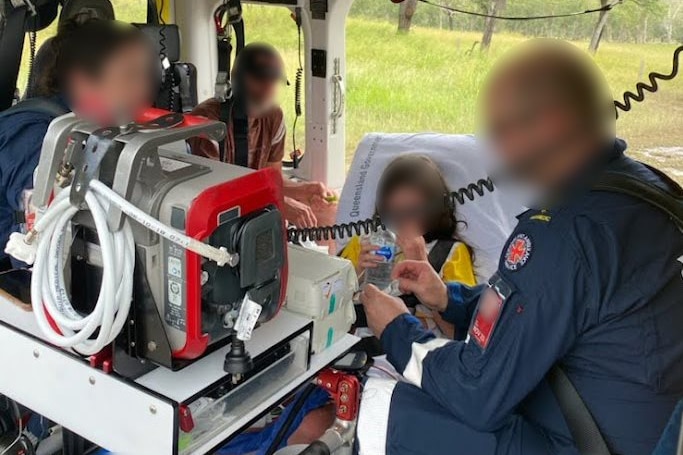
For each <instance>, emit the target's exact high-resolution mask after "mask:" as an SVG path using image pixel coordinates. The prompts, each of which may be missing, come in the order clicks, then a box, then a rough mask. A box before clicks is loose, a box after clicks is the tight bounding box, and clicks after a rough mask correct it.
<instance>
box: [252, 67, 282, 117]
mask: <svg viewBox="0 0 683 455" xmlns="http://www.w3.org/2000/svg"><path fill="white" fill-rule="evenodd" d="M278 85H279V81H278V80H277V79H273V78H270V77H257V76H250V75H247V77H246V88H247V103H248V109H249V115H250V116H253V117H259V116H261V115H263V114H265V113H266V112H268V111H269V110H270V109H271V108H272V107H273V106H274V105H275V102H276V100H277V91H278Z"/></svg>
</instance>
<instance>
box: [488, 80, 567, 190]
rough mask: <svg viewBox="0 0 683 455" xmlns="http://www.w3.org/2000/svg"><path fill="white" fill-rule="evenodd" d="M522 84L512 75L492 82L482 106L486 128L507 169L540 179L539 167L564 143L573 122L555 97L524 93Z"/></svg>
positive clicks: (517, 173) (565, 108)
mask: <svg viewBox="0 0 683 455" xmlns="http://www.w3.org/2000/svg"><path fill="white" fill-rule="evenodd" d="M523 87H524V84H522V83H518V81H515V80H514V79H511V80H509V81H500V82H499V83H497V84H494V86H493V87H492V88H491V92H490V93H489V94H488V97H487V101H486V106H485V110H486V111H485V123H486V129H487V133H488V135H489V139H490V141H491V143H492V145H493V146H494V148H495V150H496V152H497V153H498V155H499V157H500V158H501V159H502V161H503V164H504V165H505V166H506V167H507V169H509V170H512V172H513V173H514V174H515V175H517V176H520V177H525V178H531V179H532V180H534V179H537V178H541V179H542V178H543V176H542V175H540V173H539V171H541V169H539V167H541V165H542V162H543V161H545V159H546V157H549V156H550V155H552V154H553V153H554V152H555V151H557V150H558V149H560V148H562V147H563V146H564V145H565V144H566V143H567V141H568V140H569V138H570V137H571V135H572V134H571V132H572V130H573V129H574V128H576V122H575V121H573V119H572V115H571V111H569V109H567V107H565V106H563V105H562V104H561V103H559V102H558V100H557V98H553V97H552V96H546V95H544V94H542V93H538V92H528V93H525V92H524V89H523Z"/></svg>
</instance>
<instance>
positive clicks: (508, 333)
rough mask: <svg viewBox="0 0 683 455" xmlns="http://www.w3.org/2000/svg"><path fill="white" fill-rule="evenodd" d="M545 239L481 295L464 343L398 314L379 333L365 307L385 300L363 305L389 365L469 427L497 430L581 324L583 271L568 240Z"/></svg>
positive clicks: (585, 297)
mask: <svg viewBox="0 0 683 455" xmlns="http://www.w3.org/2000/svg"><path fill="white" fill-rule="evenodd" d="M546 237H547V236H546ZM544 240H545V242H541V241H538V242H536V243H535V244H534V245H533V248H534V254H533V256H530V257H529V259H528V263H526V264H525V265H524V266H523V267H520V268H518V269H517V270H515V271H511V270H508V269H505V268H504V267H503V268H502V270H501V271H500V272H499V273H500V276H499V277H497V278H494V279H492V282H491V286H489V287H487V288H486V289H485V290H484V291H483V292H482V294H481V298H480V299H479V304H478V309H477V312H476V314H475V316H474V318H473V322H472V326H471V328H470V329H469V333H468V339H467V341H464V342H463V341H448V340H443V339H436V338H435V337H434V335H433V334H431V333H430V332H428V331H425V330H424V329H423V328H422V326H421V324H420V323H419V321H418V320H417V319H415V318H414V317H413V316H410V315H408V314H405V313H403V312H400V313H399V315H397V316H396V317H395V318H394V319H393V320H392V321H391V322H390V323H388V324H387V325H386V328H384V330H381V329H382V327H381V324H380V325H379V326H378V325H377V324H376V322H373V321H371V319H372V316H373V311H374V310H373V309H368V308H369V307H372V306H374V305H375V304H378V305H383V306H385V307H386V306H388V304H387V301H374V302H365V301H364V303H365V304H366V313H367V314H368V319H369V323H370V325H371V326H373V325H374V327H375V328H376V329H377V330H378V331H381V333H380V334H379V335H380V339H381V342H382V345H383V347H384V349H385V351H386V352H387V356H388V359H389V361H390V362H391V363H392V365H394V366H395V367H396V369H397V370H398V371H399V372H400V373H401V374H402V375H403V376H404V377H405V378H406V380H408V381H409V382H410V383H412V384H414V385H416V386H418V387H420V388H422V390H424V391H425V392H426V393H428V394H429V395H430V396H432V397H433V398H434V399H435V400H436V401H437V402H439V403H441V404H442V405H443V406H445V407H446V408H447V409H449V410H450V412H452V413H453V415H455V416H456V417H458V418H459V419H461V420H462V421H463V422H466V423H467V424H468V425H470V426H471V427H473V428H475V429H478V430H482V431H493V430H496V429H498V428H500V426H501V425H503V424H504V422H505V421H506V419H507V418H508V417H509V415H510V414H511V413H512V412H513V410H514V409H515V408H516V407H517V406H518V405H519V403H520V402H521V401H522V400H523V399H524V397H526V396H527V395H528V394H529V393H530V392H531V391H532V390H533V389H534V388H535V387H536V386H537V385H538V383H539V382H540V381H541V380H542V379H543V377H544V376H545V375H546V373H547V372H548V370H549V369H550V368H551V367H552V366H553V365H554V364H555V363H556V362H557V361H558V359H560V358H561V357H562V356H563V355H564V354H565V353H566V352H567V351H568V349H569V348H570V347H571V345H572V343H573V341H574V340H575V338H576V336H577V333H578V330H579V329H578V327H579V325H580V322H579V321H583V320H584V315H583V314H576V313H577V312H579V313H580V311H583V310H577V308H582V309H584V308H586V307H587V305H585V303H588V302H590V293H589V291H588V289H589V288H590V286H591V284H592V282H591V280H589V279H588V278H587V275H588V271H589V269H588V268H587V267H585V266H583V265H581V264H582V262H581V261H580V260H579V257H580V256H579V255H578V254H576V252H575V251H574V250H573V249H572V248H571V247H569V246H568V243H569V242H566V241H559V240H563V239H557V238H555V239H554V240H553V241H550V239H547V238H546V239H544ZM548 264H553V267H549V266H548ZM557 264H562V266H561V267H557ZM409 266H411V264H409V263H408V264H407V266H404V268H405V267H409ZM397 267H401V264H399V265H398V266H397ZM399 273H401V270H399ZM416 294H417V295H418V297H419V296H420V294H419V292H416ZM387 298H389V299H390V297H388V296H387ZM378 300H380V299H378Z"/></svg>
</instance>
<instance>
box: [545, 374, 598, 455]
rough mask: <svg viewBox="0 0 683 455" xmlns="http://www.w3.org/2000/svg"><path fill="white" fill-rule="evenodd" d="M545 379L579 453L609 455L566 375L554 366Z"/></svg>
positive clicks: (584, 405)
mask: <svg viewBox="0 0 683 455" xmlns="http://www.w3.org/2000/svg"><path fill="white" fill-rule="evenodd" d="M546 379H547V381H548V383H549V384H550V388H551V389H552V391H553V393H554V394H555V398H556V399H557V402H558V404H559V405H560V410H561V411H562V414H563V415H564V420H565V421H566V423H567V427H569V432H570V433H571V435H572V438H573V439H574V445H575V446H576V448H577V449H578V451H579V453H580V454H581V455H610V451H609V449H608V448H607V443H606V442H605V439H604V438H603V437H602V433H600V429H599V428H598V425H597V424H596V423H595V420H594V419H593V416H592V415H591V413H590V411H589V410H588V408H587V407H586V404H585V403H584V401H583V399H582V398H581V395H579V392H578V391H577V390H576V388H575V387H574V384H572V382H571V381H570V380H569V378H568V377H567V375H566V373H565V372H564V371H563V370H562V369H561V368H560V367H559V366H558V365H555V366H554V367H553V368H552V369H551V370H550V372H549V373H548V376H547V377H546Z"/></svg>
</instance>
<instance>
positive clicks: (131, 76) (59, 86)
mask: <svg viewBox="0 0 683 455" xmlns="http://www.w3.org/2000/svg"><path fill="white" fill-rule="evenodd" d="M46 46H48V49H46V50H44V51H45V52H43V54H44V57H43V59H41V60H42V61H41V65H40V68H36V69H35V72H34V77H33V78H32V79H33V80H34V81H35V84H36V86H35V88H34V89H33V90H32V91H33V92H34V93H35V96H36V97H35V98H32V99H30V100H27V101H24V102H20V103H18V104H17V105H15V106H13V107H12V108H10V109H8V110H6V111H5V112H3V113H0V246H1V248H0V270H7V269H9V268H11V267H12V266H13V264H12V262H11V261H10V258H9V257H8V256H7V255H6V254H5V253H4V251H3V250H4V246H5V244H6V243H7V240H8V238H9V235H10V234H11V233H12V232H15V231H17V230H18V229H20V225H21V223H22V222H23V221H24V219H23V214H24V210H25V208H26V205H27V203H28V200H29V197H30V192H31V189H32V188H33V173H34V170H35V168H36V166H37V165H38V161H39V158H40V150H41V147H42V144H43V138H44V136H45V133H46V132H47V128H48V126H49V124H50V122H51V121H52V120H53V119H54V118H55V117H57V116H59V115H61V114H65V113H67V112H70V111H74V112H76V113H77V114H78V115H79V116H82V117H84V118H87V119H89V120H91V121H93V122H95V123H96V124H98V125H103V126H104V125H121V124H125V123H127V122H129V121H130V120H131V119H133V118H134V116H135V115H136V114H137V113H138V112H139V111H140V110H142V109H143V108H145V107H147V106H149V102H150V99H151V94H152V85H153V81H154V73H153V71H154V69H153V68H154V67H153V62H154V60H153V56H152V54H151V50H150V47H149V42H148V41H147V40H146V38H145V36H144V35H143V34H142V32H140V31H139V30H138V29H137V28H135V27H133V26H132V25H129V24H125V23H122V22H116V21H109V20H103V19H85V20H78V19H72V20H69V21H66V22H65V23H63V24H61V25H60V27H59V30H58V32H57V35H56V36H55V37H54V38H51V39H50V40H49V41H48V42H47V43H46ZM41 51H43V49H41ZM14 265H15V266H16V265H17V264H14Z"/></svg>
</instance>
